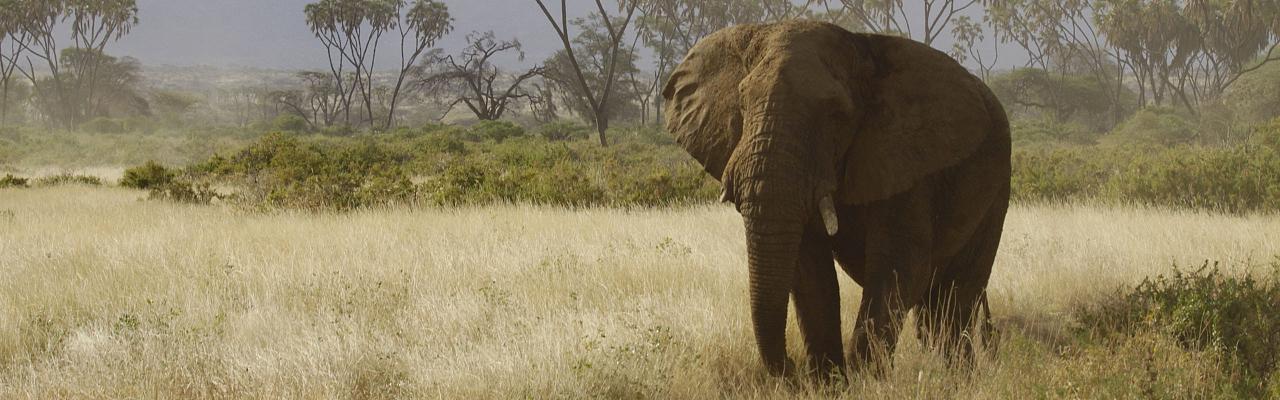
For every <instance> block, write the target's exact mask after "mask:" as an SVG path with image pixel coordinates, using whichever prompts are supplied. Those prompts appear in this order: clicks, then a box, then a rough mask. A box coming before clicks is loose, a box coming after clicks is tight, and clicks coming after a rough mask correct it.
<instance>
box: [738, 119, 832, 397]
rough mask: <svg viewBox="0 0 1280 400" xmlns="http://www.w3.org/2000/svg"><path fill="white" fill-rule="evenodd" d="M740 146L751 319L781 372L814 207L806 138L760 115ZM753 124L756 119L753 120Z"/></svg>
mask: <svg viewBox="0 0 1280 400" xmlns="http://www.w3.org/2000/svg"><path fill="white" fill-rule="evenodd" d="M756 122H757V123H758V125H757V126H755V127H753V128H755V129H753V130H755V131H756V132H758V133H759V134H756V135H749V136H748V137H747V138H746V141H745V142H744V143H742V145H741V146H742V147H740V148H739V151H742V152H743V153H742V154H739V161H740V162H739V163H738V164H737V165H736V166H735V175H734V182H735V192H736V194H737V200H738V207H739V211H741V212H742V216H743V221H744V222H745V225H746V233H747V238H746V239H747V257H748V263H749V267H750V290H751V319H752V324H753V325H754V329H755V336H756V345H757V346H758V347H759V349H760V356H761V357H762V358H763V360H764V364H765V366H766V367H767V368H768V369H769V372H770V373H773V374H775V375H777V374H782V373H784V371H785V370H786V368H787V366H788V359H787V355H786V347H787V346H786V324H787V297H788V295H789V294H790V292H791V287H792V277H793V275H794V271H795V268H796V260H797V259H798V256H799V251H800V239H801V236H802V234H803V232H804V226H805V222H806V216H808V215H810V214H811V213H812V211H813V200H812V197H813V189H812V183H810V182H809V179H810V174H809V173H808V172H809V168H808V163H807V162H805V161H804V158H803V156H802V155H803V154H805V152H804V149H805V147H804V146H805V144H804V143H795V141H796V138H798V137H801V135H797V134H795V132H792V133H791V134H787V133H785V132H779V131H778V130H780V129H784V130H785V129H792V128H795V126H788V125H794V124H786V123H781V122H778V121H774V120H771V119H768V118H763V119H762V120H760V121H756ZM753 125H756V124H753Z"/></svg>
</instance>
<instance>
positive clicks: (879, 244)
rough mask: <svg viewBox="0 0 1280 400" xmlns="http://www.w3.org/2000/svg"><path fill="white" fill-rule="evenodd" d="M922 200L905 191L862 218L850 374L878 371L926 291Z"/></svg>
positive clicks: (927, 250)
mask: <svg viewBox="0 0 1280 400" xmlns="http://www.w3.org/2000/svg"><path fill="white" fill-rule="evenodd" d="M916 192H919V190H917V191H916ZM922 197H923V196H918V195H915V194H914V192H908V193H907V194H904V195H903V196H902V197H899V198H896V199H891V200H890V201H887V202H884V203H882V204H881V205H880V206H879V207H876V208H873V209H871V210H869V211H870V212H869V213H867V214H865V215H866V217H867V218H868V226H869V227H870V228H869V230H868V232H867V241H866V260H867V261H866V267H865V268H866V271H867V274H866V276H867V278H866V279H865V284H864V285H863V288H862V304H861V306H859V308H858V319H857V322H856V325H855V326H854V331H853V339H852V343H851V344H850V349H849V353H850V354H849V358H850V361H849V362H850V363H852V364H853V365H852V367H853V368H854V370H862V369H865V368H867V367H869V366H874V367H877V368H876V370H877V372H880V371H882V370H883V369H882V367H884V366H885V365H887V363H888V362H889V360H891V359H892V357H893V350H894V347H896V346H897V342H898V333H899V332H900V331H901V330H902V320H903V319H904V318H906V315H907V311H908V310H910V309H911V308H912V307H915V306H916V304H917V303H919V301H920V298H921V297H922V296H923V294H924V291H925V290H926V289H927V287H928V282H927V279H928V277H929V276H930V275H931V266H930V254H931V249H932V239H933V232H932V229H931V226H932V225H931V223H930V222H931V220H932V214H931V212H930V208H929V207H927V202H924V201H921V200H920V199H921V198H922Z"/></svg>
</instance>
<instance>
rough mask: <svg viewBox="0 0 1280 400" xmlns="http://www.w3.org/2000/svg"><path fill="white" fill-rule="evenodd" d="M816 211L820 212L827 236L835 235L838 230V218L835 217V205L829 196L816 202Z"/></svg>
mask: <svg viewBox="0 0 1280 400" xmlns="http://www.w3.org/2000/svg"><path fill="white" fill-rule="evenodd" d="M818 212H819V213H822V224H823V225H826V227H827V236H835V235H836V232H839V231H840V219H839V218H837V217H836V205H835V202H833V201H831V196H826V197H823V198H822V201H819V202H818Z"/></svg>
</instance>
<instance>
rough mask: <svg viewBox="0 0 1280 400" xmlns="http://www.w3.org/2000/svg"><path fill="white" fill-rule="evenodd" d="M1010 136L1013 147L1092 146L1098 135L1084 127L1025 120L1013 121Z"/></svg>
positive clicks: (1043, 119) (1048, 120) (1051, 121)
mask: <svg viewBox="0 0 1280 400" xmlns="http://www.w3.org/2000/svg"><path fill="white" fill-rule="evenodd" d="M1010 136H1011V138H1012V140H1013V143H1014V145H1015V147H1025V146H1030V145H1037V144H1057V143H1067V144H1093V143H1094V142H1096V141H1097V139H1098V135H1097V134H1096V133H1094V132H1091V131H1090V130H1089V129H1087V128H1085V127H1084V126H1081V125H1078V124H1074V123H1060V122H1055V121H1053V120H1052V119H1049V118H1026V119H1019V120H1015V121H1013V123H1012V124H1011V126H1010Z"/></svg>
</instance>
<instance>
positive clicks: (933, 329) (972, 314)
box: [917, 207, 1005, 365]
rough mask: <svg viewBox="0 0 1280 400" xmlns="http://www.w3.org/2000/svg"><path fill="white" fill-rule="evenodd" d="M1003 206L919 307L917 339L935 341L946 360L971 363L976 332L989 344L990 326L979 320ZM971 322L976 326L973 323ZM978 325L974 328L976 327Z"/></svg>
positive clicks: (986, 220)
mask: <svg viewBox="0 0 1280 400" xmlns="http://www.w3.org/2000/svg"><path fill="white" fill-rule="evenodd" d="M1004 216H1005V210H1004V208H1003V207H1000V208H996V209H992V210H990V211H989V212H988V215H987V216H986V217H984V219H983V222H982V224H981V225H980V226H979V227H978V229H977V230H976V231H975V233H974V235H973V236H972V237H971V238H970V239H969V242H968V243H966V244H965V246H964V247H963V248H962V249H961V250H960V252H959V253H957V254H956V255H955V256H954V257H952V259H951V260H950V261H949V262H948V265H947V268H946V269H945V270H944V273H945V275H943V278H942V279H939V280H938V282H936V283H935V284H933V285H932V286H931V287H930V289H929V292H928V294H927V295H926V298H925V300H924V302H923V303H922V304H921V307H920V313H919V314H920V316H919V317H918V319H917V323H918V324H920V325H919V326H920V328H921V329H920V330H919V331H918V332H920V334H921V336H920V338H921V339H922V341H924V342H925V343H929V342H930V341H931V340H936V341H937V343H935V346H936V347H939V348H940V349H942V350H943V351H945V354H947V355H948V356H949V358H948V360H950V361H957V360H958V361H961V362H964V363H965V364H966V365H967V364H972V362H973V340H974V337H973V334H974V333H975V329H977V330H978V331H979V332H980V333H981V334H982V335H984V338H983V342H984V344H986V345H992V341H993V340H994V337H993V333H994V329H995V328H994V327H993V326H991V321H990V320H989V318H986V317H985V316H982V317H981V318H979V317H980V312H982V311H987V312H988V313H989V310H982V309H981V308H980V306H985V305H984V304H982V303H983V300H984V299H985V297H986V288H987V282H988V280H989V279H990V277H991V266H992V264H993V263H994V262H995V257H996V250H997V249H998V247H999V246H1000V235H1001V232H1002V231H1003V226H1004ZM975 319H976V320H977V321H976V322H977V324H975ZM979 324H980V325H981V326H977V325H979Z"/></svg>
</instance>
